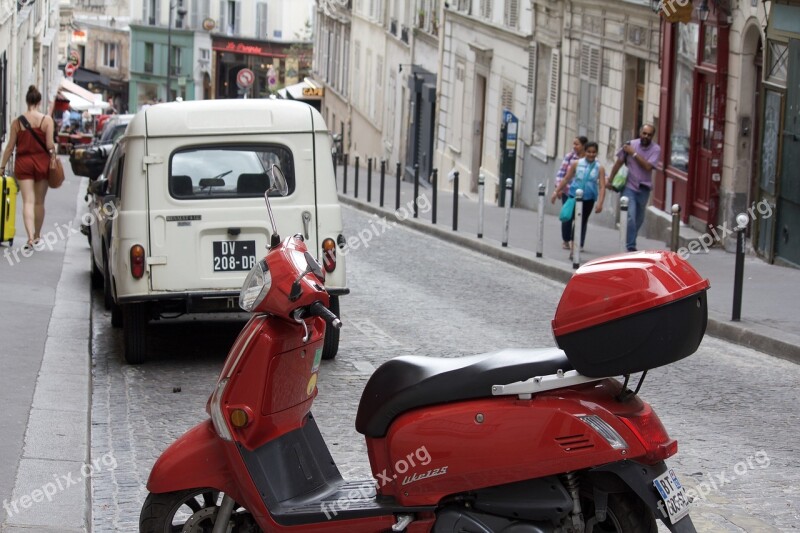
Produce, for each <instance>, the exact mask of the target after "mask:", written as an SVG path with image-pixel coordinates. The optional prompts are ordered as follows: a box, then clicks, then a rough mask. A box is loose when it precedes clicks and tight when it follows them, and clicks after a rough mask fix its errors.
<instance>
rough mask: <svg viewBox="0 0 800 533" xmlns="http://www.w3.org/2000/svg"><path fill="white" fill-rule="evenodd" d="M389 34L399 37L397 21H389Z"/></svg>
mask: <svg viewBox="0 0 800 533" xmlns="http://www.w3.org/2000/svg"><path fill="white" fill-rule="evenodd" d="M389 33H391V34H392V35H394V36H397V19H392V20H391V21H389Z"/></svg>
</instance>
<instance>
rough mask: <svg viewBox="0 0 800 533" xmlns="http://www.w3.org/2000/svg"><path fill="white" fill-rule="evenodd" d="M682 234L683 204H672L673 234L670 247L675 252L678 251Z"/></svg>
mask: <svg viewBox="0 0 800 533" xmlns="http://www.w3.org/2000/svg"><path fill="white" fill-rule="evenodd" d="M680 236H681V206H680V205H678V204H672V235H670V240H669V249H670V250H672V251H673V252H677V251H678V243H679V238H680Z"/></svg>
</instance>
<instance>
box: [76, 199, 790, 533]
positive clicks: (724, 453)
mask: <svg viewBox="0 0 800 533" xmlns="http://www.w3.org/2000/svg"><path fill="white" fill-rule="evenodd" d="M343 216H344V221H345V229H346V231H345V233H346V234H348V235H359V236H360V237H361V239H362V242H363V243H364V244H362V246H360V247H359V248H358V249H354V250H351V251H350V252H349V253H348V255H347V261H348V265H347V267H348V285H349V286H350V288H351V295H349V296H346V297H343V298H342V304H341V309H342V320H343V322H344V327H343V329H342V334H341V347H340V350H339V355H338V356H337V358H336V360H335V361H329V362H328V361H326V362H323V365H322V371H321V373H320V381H319V385H318V386H319V397H318V399H317V401H316V403H315V408H314V413H315V415H316V419H317V421H318V423H319V425H320V427H321V429H322V431H323V434H324V436H325V438H326V441H327V443H328V445H329V447H330V448H331V451H332V454H333V456H334V459H335V460H336V461H337V464H338V466H339V469H340V470H341V471H342V473H343V474H344V475H345V477H348V478H356V477H367V476H368V475H369V465H368V463H367V456H366V448H365V446H364V443H363V437H362V436H360V435H358V434H357V433H356V432H355V429H354V419H355V412H356V408H357V405H358V401H359V398H360V395H361V390H362V389H363V387H364V385H365V383H366V381H367V379H368V378H369V375H370V374H371V372H372V371H373V370H374V369H375V368H376V367H377V366H379V365H380V364H381V363H383V362H384V361H386V360H388V359H390V358H392V357H396V356H399V355H411V354H413V355H435V356H444V357H457V356H462V355H468V354H474V353H480V352H485V351H492V350H495V349H498V348H507V347H539V346H552V345H553V342H554V341H553V339H552V333H551V329H550V320H551V319H552V317H553V314H554V312H555V309H556V305H557V303H558V299H559V297H560V294H561V291H562V289H563V286H562V285H561V284H559V283H557V282H554V281H551V280H549V279H545V278H543V277H541V276H537V275H533V274H530V273H527V272H525V271H523V270H520V269H518V268H516V267H512V266H508V265H506V264H504V263H502V262H499V261H496V260H493V259H490V258H487V257H485V256H482V255H479V254H476V253H474V252H471V251H468V250H466V249H463V248H459V247H456V246H453V245H451V244H448V243H444V242H442V241H439V240H436V239H434V238H431V237H429V236H425V235H422V234H419V233H416V232H413V231H410V230H407V229H405V228H403V227H399V226H394V225H393V224H392V221H389V224H388V226H385V225H381V224H378V223H377V222H376V220H375V218H374V217H370V216H367V215H365V214H363V213H361V212H359V211H355V210H353V209H351V208H343ZM376 229H377V231H376ZM87 276H88V272H87ZM712 290H713V287H712ZM244 319H246V316H244V315H241V316H240V317H238V318H232V317H225V318H224V319H222V320H218V321H203V320H189V319H187V320H179V321H163V322H161V323H158V324H155V325H151V328H150V329H151V337H150V339H151V341H150V347H151V352H150V353H151V357H150V360H149V361H148V362H147V363H146V364H144V365H142V366H138V367H133V366H128V365H125V364H124V363H123V358H122V354H121V350H120V345H121V340H122V335H121V330H116V329H112V328H111V325H110V315H109V314H108V312H106V311H105V310H104V309H103V306H102V295H101V294H100V293H95V294H94V298H93V305H92V363H93V382H92V387H93V398H92V429H91V456H92V458H96V457H102V456H104V455H106V454H111V455H112V456H113V457H114V458H115V459H116V462H117V464H118V466H117V468H116V469H113V470H104V471H101V472H98V473H97V474H96V475H95V476H94V477H93V479H92V487H91V490H92V494H91V497H92V500H93V508H92V525H93V530H94V531H95V532H111V531H137V530H138V529H137V528H138V516H139V510H140V508H141V504H142V502H143V501H144V499H145V497H146V491H145V489H144V485H145V483H146V481H147V476H148V474H149V471H150V468H151V466H152V464H153V462H154V461H155V459H156V458H157V456H158V455H159V454H160V453H161V451H162V450H163V449H164V448H165V447H166V446H167V445H168V444H169V443H170V442H172V441H173V440H174V439H175V438H177V437H178V436H179V435H181V434H182V433H183V432H184V431H185V430H186V429H188V428H189V427H191V426H192V425H194V424H196V423H197V422H199V421H201V420H203V419H205V418H206V416H207V415H206V414H205V404H206V401H207V399H208V395H209V394H210V391H211V388H212V386H213V384H214V382H215V380H216V377H217V373H218V372H219V370H220V368H221V366H222V363H223V361H224V359H225V355H226V351H227V349H228V348H229V347H230V345H231V344H232V342H233V340H234V339H235V337H236V335H237V333H238V331H239V329H240V328H241V326H242V325H243V323H244V322H243V320H244ZM609 342H613V339H609ZM798 382H800V367H798V366H797V365H794V364H792V363H789V362H786V361H782V360H779V359H776V358H773V357H769V356H766V355H763V354H761V353H758V352H755V351H752V350H749V349H746V348H742V347H739V346H735V345H733V344H730V343H727V342H723V341H719V340H716V339H713V338H710V337H706V339H705V340H704V341H703V344H702V345H701V347H700V350H699V351H698V352H697V353H696V354H695V355H694V356H692V357H690V358H688V359H686V360H683V361H681V362H679V363H676V364H674V365H671V366H669V367H667V368H661V369H657V370H654V371H652V372H650V373H649V374H648V377H647V381H646V382H645V384H644V386H643V389H642V392H641V395H642V397H643V398H644V399H646V400H647V401H649V402H650V403H651V404H652V405H653V407H654V409H655V410H656V412H657V413H658V414H659V416H660V417H661V420H662V422H663V423H664V425H665V426H666V428H667V429H668V430H669V432H670V435H671V436H672V437H674V438H677V439H678V441H679V443H680V445H679V453H678V455H677V456H676V457H674V458H672V459H670V460H669V464H670V465H671V466H674V467H675V468H676V472H677V474H678V476H679V477H680V479H681V480H682V481H683V483H684V484H685V485H687V486H688V487H696V488H697V490H698V491H699V492H702V493H703V494H704V497H703V498H702V499H700V501H698V502H696V504H695V506H694V510H693V512H692V516H693V518H694V520H695V525H696V526H697V528H698V530H699V531H704V532H705V531H721V532H722V531H724V532H728V531H730V532H735V531H759V532H764V531H788V530H794V529H795V528H796V527H797V523H798V522H799V521H800V503H798V502H800V464H798V462H797V460H796V458H797V453H798V452H797V442H798V440H800V430H799V429H798V427H799V426H800V424H798V422H800V416H799V415H798V414H797V410H796V405H797V403H798V393H797V391H796V384H797V383H798ZM706 488H707V490H706Z"/></svg>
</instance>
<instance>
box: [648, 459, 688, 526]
mask: <svg viewBox="0 0 800 533" xmlns="http://www.w3.org/2000/svg"><path fill="white" fill-rule="evenodd" d="M653 485H655V486H656V490H658V493H659V494H660V495H661V499H662V500H664V508H665V509H666V511H667V514H669V521H670V522H672V523H673V524H675V523H677V522H678V520H680V519H681V518H683V517H684V516H686V515H687V514H689V497H688V496H686V489H685V488H683V485H681V482H680V481H678V477H677V476H676V475H675V471H673V470H672V469H671V468H670V469H669V470H667V471H666V472H664V473H663V474H661V475H660V476H658V477H657V478H655V479H654V480H653ZM662 512H664V511H663V509H662Z"/></svg>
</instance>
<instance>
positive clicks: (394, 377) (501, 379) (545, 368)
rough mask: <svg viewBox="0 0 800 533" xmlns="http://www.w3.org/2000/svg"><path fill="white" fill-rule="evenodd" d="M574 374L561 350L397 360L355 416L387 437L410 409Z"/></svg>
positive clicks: (375, 381)
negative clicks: (496, 387)
mask: <svg viewBox="0 0 800 533" xmlns="http://www.w3.org/2000/svg"><path fill="white" fill-rule="evenodd" d="M558 370H563V371H564V372H567V371H568V370H572V365H570V363H569V361H568V360H567V356H566V355H565V354H564V352H563V351H561V350H559V349H558V348H543V349H536V350H533V349H508V350H501V351H499V352H490V353H485V354H480V355H470V356H467V357H422V356H403V357H397V358H395V359H392V360H390V361H387V362H386V363H384V364H382V365H381V366H380V367H379V368H378V369H377V370H376V371H375V373H374V374H372V377H370V378H369V381H368V382H367V386H366V387H365V388H364V393H363V394H362V395H361V401H360V402H359V404H358V414H357V415H356V431H358V432H359V433H362V434H363V435H365V436H367V437H374V438H380V437H383V436H384V435H386V431H387V430H388V429H389V425H390V424H391V423H392V420H394V419H395V418H396V417H397V416H399V415H401V414H402V413H404V412H406V411H410V410H412V409H416V408H418V407H424V406H426V405H435V404H442V403H448V402H457V401H460V400H469V399H473V398H484V397H491V396H492V385H505V384H507V383H514V382H516V381H523V380H526V379H530V378H532V377H535V376H546V375H550V374H555V373H556V372H558Z"/></svg>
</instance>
